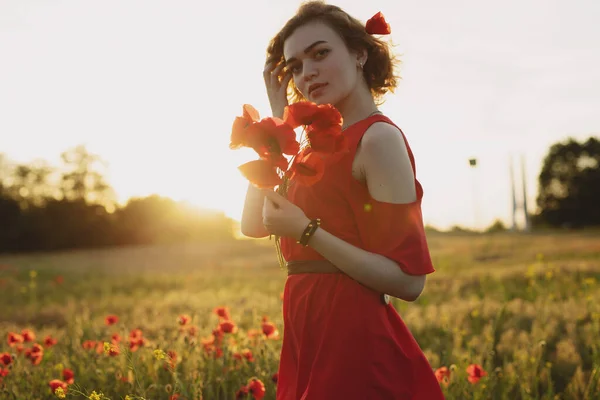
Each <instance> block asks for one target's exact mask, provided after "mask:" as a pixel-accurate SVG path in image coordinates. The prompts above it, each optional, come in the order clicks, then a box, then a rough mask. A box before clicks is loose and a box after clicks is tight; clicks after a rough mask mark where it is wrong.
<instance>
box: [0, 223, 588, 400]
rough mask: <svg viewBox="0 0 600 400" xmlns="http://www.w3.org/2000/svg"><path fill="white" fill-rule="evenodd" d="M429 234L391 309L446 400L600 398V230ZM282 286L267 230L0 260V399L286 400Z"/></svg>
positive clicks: (2, 257)
mask: <svg viewBox="0 0 600 400" xmlns="http://www.w3.org/2000/svg"><path fill="white" fill-rule="evenodd" d="M428 241H429V244H430V248H431V254H432V258H433V260H434V265H435V267H436V270H437V271H436V272H435V273H434V274H433V275H431V276H430V277H429V278H428V280H427V284H426V287H425V291H424V292H423V294H422V295H421V296H420V297H419V299H417V300H416V301H415V302H412V303H407V302H404V301H401V300H398V299H393V302H392V304H393V305H394V306H395V307H396V309H397V310H398V311H399V313H400V314H401V316H402V318H403V319H404V321H405V322H406V324H407V326H408V327H409V329H410V330H411V332H412V333H413V335H414V336H415V338H416V339H417V341H418V342H419V344H420V346H421V348H422V349H423V350H424V352H425V354H426V356H427V358H428V359H429V361H430V363H431V366H432V369H433V370H434V371H435V374H436V376H437V378H438V381H439V384H440V385H441V386H442V388H443V390H444V393H445V395H446V398H447V399H510V400H517V399H600V305H599V303H600V290H599V287H600V235H598V233H586V234H584V233H579V234H570V233H569V234H529V235H525V234H504V233H500V234H493V235H492V234H489V235H467V234H463V235H458V234H456V235H455V234H431V235H429V237H428ZM284 283H285V273H284V271H282V270H281V269H279V265H278V262H277V257H276V253H275V249H274V244H273V242H272V241H269V240H268V239H266V240H239V241H224V242H223V243H221V244H219V245H214V244H211V245H202V244H183V245H168V246H166V245H165V246H147V247H124V248H115V249H101V250H87V251H73V252H64V253H53V254H32V255H3V256H0V304H1V305H0V338H1V342H0V398H1V399H19V400H26V399H56V398H67V399H71V398H72V399H86V398H87V399H91V400H105V399H112V400H116V399H128V400H133V399H153V400H154V399H165V400H167V399H168V400H174V399H180V400H184V399H186V400H192V399H206V400H212V399H236V398H237V399H274V398H275V390H276V381H277V365H278V358H279V350H280V348H281V340H282V336H283V326H282V315H281V310H282V299H281V295H282V292H283V287H284ZM349 351H351V349H349ZM348 384H350V385H351V384H352V383H351V382H349V383H348Z"/></svg>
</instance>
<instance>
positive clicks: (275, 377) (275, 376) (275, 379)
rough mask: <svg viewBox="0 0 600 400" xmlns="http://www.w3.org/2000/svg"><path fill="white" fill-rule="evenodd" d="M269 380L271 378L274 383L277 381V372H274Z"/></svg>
mask: <svg viewBox="0 0 600 400" xmlns="http://www.w3.org/2000/svg"><path fill="white" fill-rule="evenodd" d="M271 380H272V381H273V382H274V383H277V381H278V380H279V372H275V373H274V374H273V376H272V377H271Z"/></svg>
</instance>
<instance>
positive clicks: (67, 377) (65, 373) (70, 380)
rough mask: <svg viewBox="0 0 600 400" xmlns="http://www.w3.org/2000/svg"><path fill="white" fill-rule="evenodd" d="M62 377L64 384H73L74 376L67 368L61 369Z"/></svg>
mask: <svg viewBox="0 0 600 400" xmlns="http://www.w3.org/2000/svg"><path fill="white" fill-rule="evenodd" d="M62 375H63V379H64V380H65V382H67V383H68V384H69V385H72V384H73V383H75V374H74V373H73V371H72V370H70V369H69V368H65V369H63V372H62Z"/></svg>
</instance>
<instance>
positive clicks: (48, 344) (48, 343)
mask: <svg viewBox="0 0 600 400" xmlns="http://www.w3.org/2000/svg"><path fill="white" fill-rule="evenodd" d="M56 343H58V341H57V340H56V339H53V338H52V336H50V335H48V336H46V338H45V339H44V346H46V347H52V346H54V345H55V344H56Z"/></svg>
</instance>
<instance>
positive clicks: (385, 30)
mask: <svg viewBox="0 0 600 400" xmlns="http://www.w3.org/2000/svg"><path fill="white" fill-rule="evenodd" d="M365 30H366V31H367V33H369V34H371V35H389V34H390V33H392V28H390V24H388V23H387V21H386V20H385V17H384V16H383V14H382V13H381V12H378V13H377V14H375V15H373V16H372V17H371V18H369V20H368V21H367V23H366V24H365Z"/></svg>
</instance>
